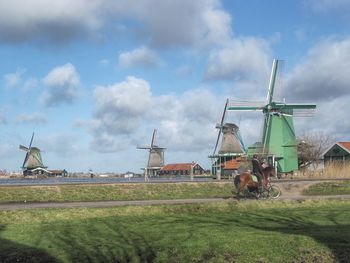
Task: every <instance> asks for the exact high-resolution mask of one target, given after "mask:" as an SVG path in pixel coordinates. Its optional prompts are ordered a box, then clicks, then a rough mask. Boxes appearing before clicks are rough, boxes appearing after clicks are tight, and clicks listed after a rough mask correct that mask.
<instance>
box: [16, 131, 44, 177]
mask: <svg viewBox="0 0 350 263" xmlns="http://www.w3.org/2000/svg"><path fill="white" fill-rule="evenodd" d="M33 139H34V132H33V134H32V138H31V139H30V143H29V146H28V147H26V146H23V145H19V149H21V150H23V151H26V156H25V158H24V161H23V165H22V169H23V174H24V175H30V174H33V173H34V174H37V173H41V172H42V171H43V170H45V168H47V167H46V166H44V164H43V161H42V159H41V153H40V149H39V148H37V147H33V146H32V143H33Z"/></svg>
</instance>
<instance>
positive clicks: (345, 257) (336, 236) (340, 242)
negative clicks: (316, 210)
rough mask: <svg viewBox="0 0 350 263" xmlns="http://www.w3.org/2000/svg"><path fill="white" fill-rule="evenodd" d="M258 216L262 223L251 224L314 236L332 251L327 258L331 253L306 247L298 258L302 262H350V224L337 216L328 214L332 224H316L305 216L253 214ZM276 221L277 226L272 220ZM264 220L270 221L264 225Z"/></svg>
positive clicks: (263, 228) (281, 231) (259, 227)
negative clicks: (337, 218) (322, 252)
mask: <svg viewBox="0 0 350 263" xmlns="http://www.w3.org/2000/svg"><path fill="white" fill-rule="evenodd" d="M251 216H254V217H256V218H258V220H259V221H261V222H262V224H259V225H250V224H248V225H249V226H250V227H254V228H256V229H259V230H264V231H274V232H280V233H285V234H289V235H301V236H307V237H311V238H313V239H314V240H315V241H316V242H318V243H319V244H323V245H324V246H326V247H328V248H329V249H330V250H331V251H332V254H333V256H332V258H329V259H327V258H325V257H327V256H329V255H322V254H321V255H320V254H318V253H317V252H316V251H312V250H311V249H309V248H304V250H303V251H302V252H303V255H300V256H301V257H300V258H299V259H298V260H299V261H301V262H304V261H305V258H307V261H306V262H309V261H310V260H311V262H320V261H322V262H326V261H329V262H331V261H333V260H334V261H335V262H344V263H345V262H350V224H340V223H338V222H337V221H336V219H335V217H332V216H328V218H327V219H328V220H329V221H330V222H332V224H330V225H323V224H316V223H314V222H311V221H307V220H305V217H303V218H300V217H296V216H294V217H289V218H286V217H283V218H280V217H279V218H274V217H271V216H263V217H262V216H261V215H257V214H256V215H253V214H252V215H251ZM274 221H275V224H276V225H275V226H273V225H271V222H274ZM264 222H269V223H268V224H267V225H266V226H264V224H263V223H264ZM291 249H293V248H291Z"/></svg>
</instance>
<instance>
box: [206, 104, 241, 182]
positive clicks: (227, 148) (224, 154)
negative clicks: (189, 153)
mask: <svg viewBox="0 0 350 263" xmlns="http://www.w3.org/2000/svg"><path fill="white" fill-rule="evenodd" d="M228 104H229V100H228V99H227V100H226V103H225V107H224V111H223V113H222V116H221V122H220V123H218V124H217V125H216V128H217V129H218V130H219V131H218V136H217V139H216V144H215V147H214V151H213V155H211V156H209V158H211V160H212V174H213V175H216V176H217V178H219V177H221V176H222V175H225V172H224V171H223V169H222V168H223V167H225V165H226V164H227V162H229V161H231V160H233V159H236V158H237V157H239V156H242V155H243V154H244V153H245V147H244V144H243V140H242V137H241V135H240V132H239V128H238V126H237V125H236V124H234V123H227V122H225V117H226V112H227V107H228ZM221 134H222V141H221V145H220V149H219V151H218V152H217V148H218V145H219V141H220V137H221Z"/></svg>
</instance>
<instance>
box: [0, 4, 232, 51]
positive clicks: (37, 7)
mask: <svg viewBox="0 0 350 263" xmlns="http://www.w3.org/2000/svg"><path fill="white" fill-rule="evenodd" d="M155 10H156V12H155ZM179 18H181V19H179ZM135 23H136V24H137V25H138V27H134V26H133V25H135ZM230 23H231V17H230V15H229V13H227V12H226V11H225V10H224V9H223V8H222V6H221V4H220V1H219V0H198V1H187V0H178V1H172V0H141V1H138V2H137V4H135V3H134V2H132V1H126V0H119V1H112V0H93V1H88V2H87V1H84V0H76V1H69V0H61V1H55V2H53V3H50V5H47V3H46V2H45V1H43V0H28V1H19V0H17V1H16V0H14V1H11V2H8V1H0V41H2V42H26V41H32V40H44V41H49V42H50V43H62V42H66V41H70V40H72V39H76V38H78V37H82V36H96V35H101V34H102V35H103V32H104V30H109V29H110V28H111V27H113V26H115V25H119V27H122V28H126V29H127V31H129V32H131V34H132V35H134V36H136V37H138V38H143V39H145V40H146V41H148V42H149V43H150V44H151V45H152V46H156V47H179V46H189V45H190V46H191V45H204V46H205V45H207V44H210V45H211V44H220V43H222V42H223V41H226V40H228V39H229V38H230V35H231V34H232V32H231V27H230ZM123 31H126V30H125V29H124V30H123Z"/></svg>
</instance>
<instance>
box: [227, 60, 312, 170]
mask: <svg viewBox="0 0 350 263" xmlns="http://www.w3.org/2000/svg"><path fill="white" fill-rule="evenodd" d="M280 62H281V61H279V60H274V61H273V64H272V70H271V76H270V82H269V87H268V93H267V98H266V102H265V103H261V102H259V103H250V102H237V101H233V102H231V103H230V105H229V107H228V110H229V111H231V110H233V111H262V112H263V114H264V126H263V131H262V140H261V142H260V143H257V144H255V145H253V146H251V147H249V148H250V149H251V151H249V149H248V155H249V154H250V155H251V154H252V153H261V154H264V155H274V156H275V157H276V160H277V162H278V171H279V172H281V173H288V172H293V171H295V170H297V169H298V163H297V158H298V157H297V149H296V137H295V131H294V123H293V117H294V116H296V117H298V116H312V114H313V112H314V110H315V109H316V105H315V104H290V103H289V104H287V103H285V101H284V102H278V101H275V100H274V93H275V89H276V81H277V72H278V70H279V69H278V68H279V65H280V64H281V63H280Z"/></svg>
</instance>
